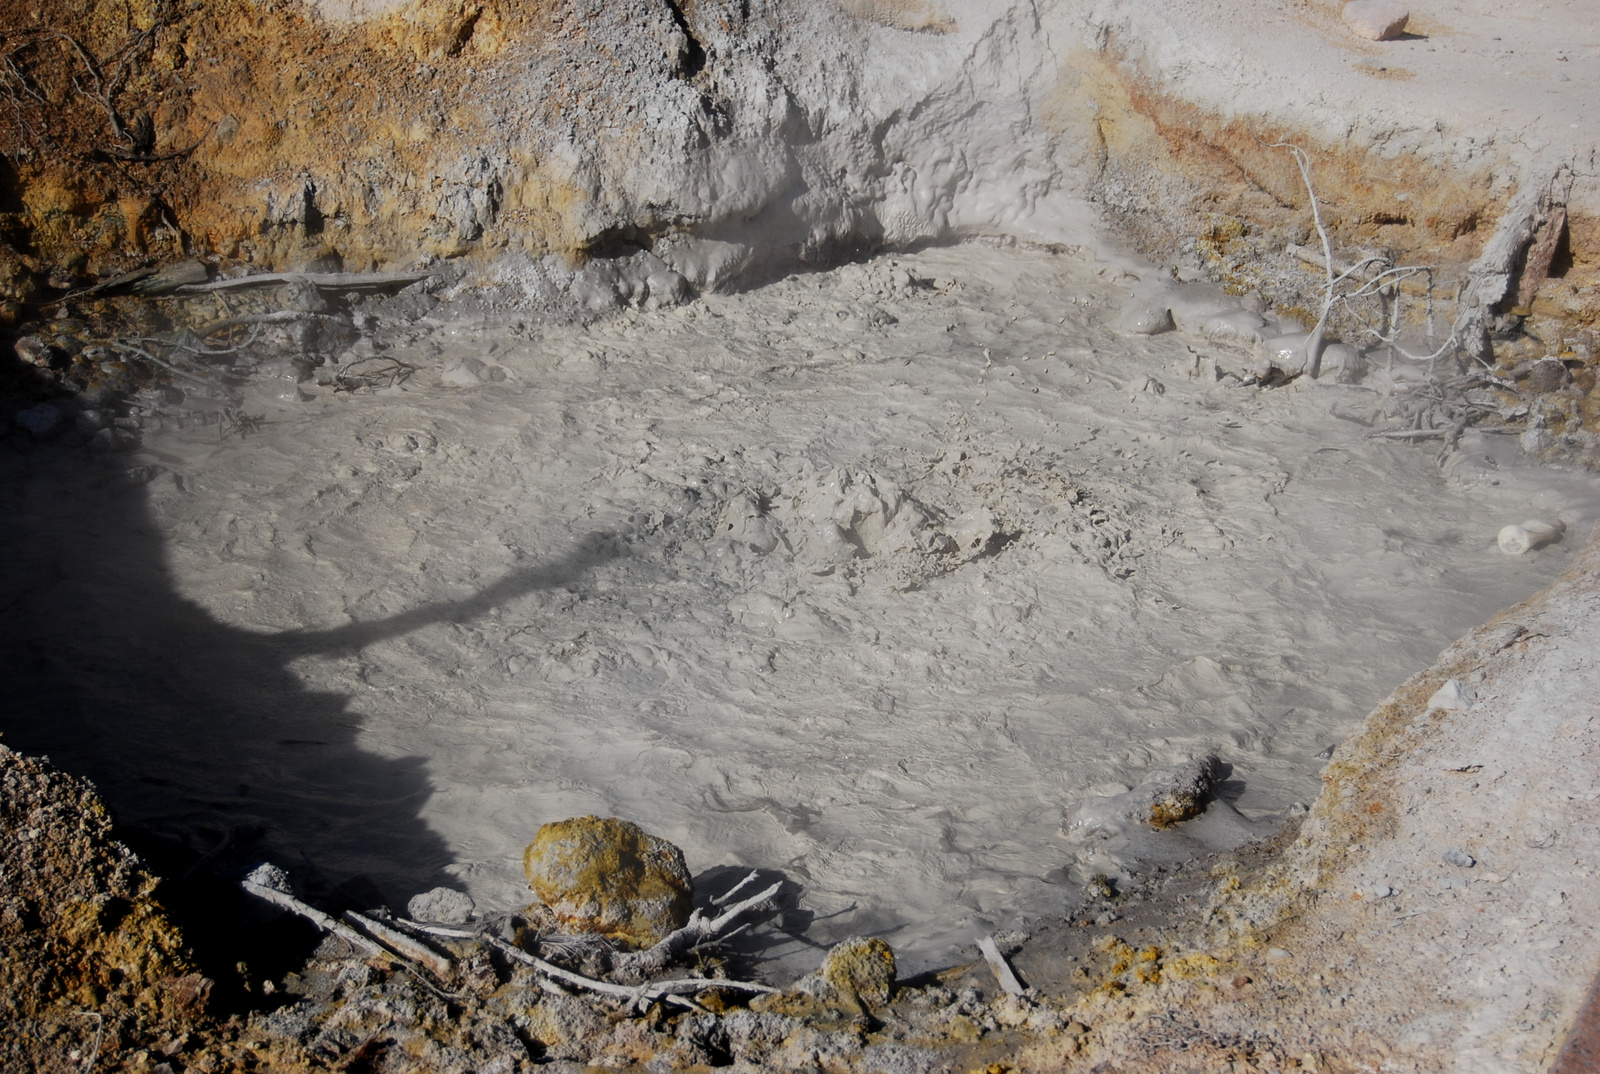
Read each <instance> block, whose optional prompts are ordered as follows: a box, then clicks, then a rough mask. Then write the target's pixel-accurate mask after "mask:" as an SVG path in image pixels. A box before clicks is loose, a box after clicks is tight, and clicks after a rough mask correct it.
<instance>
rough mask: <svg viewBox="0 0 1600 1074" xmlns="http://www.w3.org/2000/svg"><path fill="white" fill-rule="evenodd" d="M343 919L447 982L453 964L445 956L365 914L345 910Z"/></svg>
mask: <svg viewBox="0 0 1600 1074" xmlns="http://www.w3.org/2000/svg"><path fill="white" fill-rule="evenodd" d="M344 919H345V920H346V921H348V922H349V923H350V924H351V925H354V926H355V927H356V928H357V929H359V930H360V931H362V932H364V933H366V934H367V935H368V936H370V937H371V938H372V939H374V940H377V941H378V942H379V943H381V944H383V945H385V946H386V947H388V948H390V949H391V950H394V951H398V952H399V953H400V954H402V955H404V956H405V957H406V958H409V959H410V960H411V961H413V962H415V963H417V964H418V965H421V966H425V967H426V968H427V969H428V971H429V972H430V973H432V974H433V975H434V976H435V977H437V978H439V980H441V981H444V980H448V979H449V977H450V971H451V970H452V969H453V968H454V965H455V964H454V963H453V962H452V961H451V960H450V958H449V957H448V956H446V955H441V954H440V953H439V952H437V951H435V950H434V949H433V948H431V947H429V946H428V945H427V944H424V943H422V942H420V941H418V940H414V939H412V938H411V937H410V936H407V935H406V934H405V933H403V932H401V931H400V930H399V929H396V928H390V927H389V926H388V925H386V924H384V923H383V922H381V921H377V920H375V919H373V918H370V917H368V916H367V915H365V914H358V913H356V912H355V911H354V910H346V911H345V912H344Z"/></svg>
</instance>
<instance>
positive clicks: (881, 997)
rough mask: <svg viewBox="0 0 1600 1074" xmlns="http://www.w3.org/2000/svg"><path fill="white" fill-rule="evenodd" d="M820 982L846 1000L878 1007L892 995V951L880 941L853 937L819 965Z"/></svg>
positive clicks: (837, 947)
mask: <svg viewBox="0 0 1600 1074" xmlns="http://www.w3.org/2000/svg"><path fill="white" fill-rule="evenodd" d="M822 979H823V980H824V981H827V982H828V984H830V985H832V986H833V989H834V990H835V991H836V992H838V993H839V994H840V995H842V996H845V997H846V998H854V999H858V1000H860V1001H861V1002H863V1003H866V1004H869V1005H872V1006H878V1005H881V1004H884V1003H888V1002H889V997H890V996H891V995H893V993H894V951H893V950H892V949H891V948H890V947H889V945H888V944H886V943H884V942H883V941H882V940H877V939H873V940H863V939H861V938H860V937H853V938H851V939H848V940H846V941H844V942H843V943H841V944H839V945H837V946H836V947H834V949H833V950H832V951H829V952H828V957H827V958H826V959H824V960H823V963H822Z"/></svg>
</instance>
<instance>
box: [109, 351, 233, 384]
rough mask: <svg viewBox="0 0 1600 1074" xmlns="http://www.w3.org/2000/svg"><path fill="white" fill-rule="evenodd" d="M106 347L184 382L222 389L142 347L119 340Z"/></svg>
mask: <svg viewBox="0 0 1600 1074" xmlns="http://www.w3.org/2000/svg"><path fill="white" fill-rule="evenodd" d="M106 346H108V347H110V348H112V349H113V350H120V351H126V352H128V353H130V354H134V355H137V356H138V357H140V358H143V359H144V360H145V361H147V362H149V363H151V364H152V365H158V366H160V367H161V368H162V369H165V370H167V372H169V373H175V374H177V375H178V376H180V377H182V378H183V379H184V380H191V381H193V382H194V383H196V384H200V385H204V386H205V387H207V388H221V387H222V385H221V384H219V383H218V382H217V381H215V380H213V379H211V378H209V377H203V376H200V375H199V374H198V373H190V372H189V371H188V370H185V369H180V368H179V367H178V366H175V365H173V364H172V363H171V362H169V361H167V360H166V359H164V358H157V357H156V356H155V355H153V354H151V353H150V352H149V351H147V350H145V349H144V348H143V347H135V346H134V345H133V344H131V343H128V342H125V341H124V340H120V339H117V340H112V341H111V342H110V343H108V344H106Z"/></svg>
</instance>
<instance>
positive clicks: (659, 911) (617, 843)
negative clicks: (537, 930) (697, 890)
mask: <svg viewBox="0 0 1600 1074" xmlns="http://www.w3.org/2000/svg"><path fill="white" fill-rule="evenodd" d="M522 864H523V868H524V870H525V871H526V872H527V874H528V884H529V886H531V887H532V888H533V891H534V894H535V895H537V896H538V897H539V901H540V902H541V903H543V904H544V906H545V908H546V909H547V910H549V911H550V912H551V913H552V914H554V915H555V917H556V918H557V919H558V920H559V921H560V922H561V923H562V924H563V925H564V926H566V927H567V928H570V929H573V930H574V931H577V932H589V933H595V934H597V935H600V936H604V937H606V938H607V939H609V940H614V941H617V942H619V943H624V944H627V945H629V946H632V947H649V946H651V945H652V944H655V943H657V942H658V941H660V940H662V939H664V938H665V937H666V936H667V935H668V934H669V933H671V932H672V931H674V930H675V929H679V928H682V927H683V925H684V923H685V922H687V921H688V920H689V911H690V910H691V909H693V906H694V885H693V884H692V883H691V881H690V879H689V869H688V867H687V866H686V865H685V864H684V860H683V851H681V850H679V849H678V848H677V847H675V846H673V845H672V844H671V843H669V842H667V841H666V840H665V839H657V838H656V837H655V836H653V835H651V834H650V833H648V832H646V831H645V830H644V829H643V828H640V827H639V826H638V825H637V824H633V823H630V822H628V821H625V820H618V819H617V818H615V817H575V818H573V819H571V820H562V821H556V822H554V823H552V824H546V825H544V826H543V827H542V828H540V829H539V832H538V834H537V835H536V836H534V840H533V842H532V843H531V844H529V846H528V849H527V850H526V851H525V852H524V853H523V857H522Z"/></svg>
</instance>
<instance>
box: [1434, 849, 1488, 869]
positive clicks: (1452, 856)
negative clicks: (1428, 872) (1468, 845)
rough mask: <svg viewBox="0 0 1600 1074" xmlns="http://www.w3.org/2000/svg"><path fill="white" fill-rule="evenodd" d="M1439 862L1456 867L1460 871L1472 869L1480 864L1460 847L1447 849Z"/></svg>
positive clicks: (1440, 856)
mask: <svg viewBox="0 0 1600 1074" xmlns="http://www.w3.org/2000/svg"><path fill="white" fill-rule="evenodd" d="M1439 860H1440V861H1442V862H1444V863H1445V864H1446V865H1454V866H1455V867H1456V868H1458V869H1470V868H1472V867H1473V866H1474V865H1476V864H1478V861H1477V859H1476V858H1474V857H1473V856H1472V855H1471V854H1468V853H1467V852H1466V851H1465V850H1462V849H1461V848H1460V847H1449V848H1447V849H1446V850H1445V852H1444V853H1443V854H1441V855H1439Z"/></svg>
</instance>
